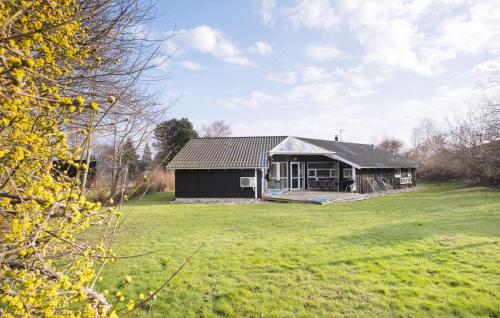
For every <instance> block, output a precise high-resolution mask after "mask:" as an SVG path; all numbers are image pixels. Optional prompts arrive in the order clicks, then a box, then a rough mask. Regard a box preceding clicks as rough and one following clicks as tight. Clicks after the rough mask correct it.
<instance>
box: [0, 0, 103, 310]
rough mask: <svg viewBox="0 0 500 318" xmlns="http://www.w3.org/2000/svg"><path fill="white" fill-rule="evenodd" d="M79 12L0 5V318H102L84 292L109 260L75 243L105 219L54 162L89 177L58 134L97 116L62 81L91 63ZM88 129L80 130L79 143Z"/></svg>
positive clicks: (94, 299) (73, 7) (71, 5)
mask: <svg viewBox="0 0 500 318" xmlns="http://www.w3.org/2000/svg"><path fill="white" fill-rule="evenodd" d="M78 8H79V6H78V2H77V1H72V0H65V1H57V0H52V1H30V2H25V1H16V0H12V1H2V2H0V114H1V117H0V135H1V136H0V215H1V218H0V229H1V238H0V263H1V266H0V294H1V295H2V297H1V298H0V316H5V317H14V316H15V317H24V316H26V317H28V316H30V317H49V316H50V317H68V316H87V317H89V316H92V317H95V316H107V315H108V314H110V313H109V312H108V309H109V307H108V305H107V302H106V300H105V299H104V297H102V296H101V295H98V294H97V293H95V291H93V290H92V288H91V286H92V281H93V279H94V275H95V273H94V269H93V265H94V260H95V259H96V258H100V259H101V260H102V259H106V257H109V256H108V255H106V254H107V253H106V252H105V248H104V245H103V244H104V243H103V242H102V241H100V242H98V244H97V245H95V244H86V243H85V242H84V241H82V240H81V239H79V238H78V237H77V234H78V233H79V232H80V231H81V230H82V229H84V228H86V227H88V226H89V224H91V222H93V221H94V220H96V219H97V217H104V216H106V214H107V213H109V212H107V211H102V212H101V211H99V204H95V203H91V202H88V201H86V200H85V197H83V196H82V194H81V192H80V189H79V187H78V183H77V178H70V177H69V176H68V175H67V174H66V173H65V171H57V170H58V165H56V164H55V160H54V158H57V161H59V162H64V163H65V164H70V165H73V166H74V167H75V168H76V169H78V171H79V173H80V174H81V173H82V172H83V171H86V170H88V169H87V168H88V167H86V165H84V164H81V163H79V162H78V160H77V159H79V158H81V155H82V152H83V151H85V149H79V148H77V147H72V148H70V147H69V146H68V143H67V139H66V133H65V132H64V131H63V130H62V127H63V125H64V124H65V123H66V122H67V121H68V120H71V118H72V117H74V115H75V114H87V115H88V116H87V118H92V117H93V115H92V114H94V113H95V112H96V111H98V109H99V104H98V103H97V102H95V101H94V100H92V99H90V100H87V99H85V98H84V97H83V96H82V95H79V94H78V93H77V92H75V91H72V90H71V89H70V85H71V81H68V78H69V77H70V76H71V74H72V73H73V71H74V66H75V65H79V64H81V63H84V62H85V61H86V60H88V59H90V57H91V56H92V54H93V50H92V46H91V44H90V43H89V42H88V41H87V40H88V39H89V33H88V32H87V31H88V30H87V29H86V28H85V27H83V26H82V23H83V22H82V17H84V16H87V15H86V14H85V13H83V12H81V11H79V9H78ZM90 129H92V125H91V124H90V123H89V122H86V125H84V126H83V127H79V130H80V134H82V136H83V138H82V139H84V140H85V139H86V138H85V136H86V134H87V133H88V130H90ZM61 260H64V264H65V266H63V267H61V266H56V265H55V264H57V263H60V262H61Z"/></svg>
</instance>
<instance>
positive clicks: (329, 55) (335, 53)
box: [306, 45, 342, 61]
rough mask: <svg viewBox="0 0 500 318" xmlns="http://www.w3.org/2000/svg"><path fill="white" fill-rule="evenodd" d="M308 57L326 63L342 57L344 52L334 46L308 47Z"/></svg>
mask: <svg viewBox="0 0 500 318" xmlns="http://www.w3.org/2000/svg"><path fill="white" fill-rule="evenodd" d="M306 56H307V57H309V58H311V59H315V60H318V61H326V60H331V59H335V58H338V57H340V56H342V52H340V51H339V50H338V49H337V48H335V47H333V46H318V45H308V46H307V47H306Z"/></svg>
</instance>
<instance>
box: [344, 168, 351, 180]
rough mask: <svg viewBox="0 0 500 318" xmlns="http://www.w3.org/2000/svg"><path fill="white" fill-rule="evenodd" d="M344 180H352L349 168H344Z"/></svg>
mask: <svg viewBox="0 0 500 318" xmlns="http://www.w3.org/2000/svg"><path fill="white" fill-rule="evenodd" d="M344 178H345V179H352V169H351V168H344Z"/></svg>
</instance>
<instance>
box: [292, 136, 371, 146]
mask: <svg viewBox="0 0 500 318" xmlns="http://www.w3.org/2000/svg"><path fill="white" fill-rule="evenodd" d="M292 137H295V138H301V139H309V140H320V141H330V142H338V143H341V144H353V145H364V146H372V145H373V144H365V143H362V142H347V141H335V140H331V139H319V138H308V137H299V136H292Z"/></svg>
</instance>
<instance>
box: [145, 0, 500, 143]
mask: <svg viewBox="0 0 500 318" xmlns="http://www.w3.org/2000/svg"><path fill="white" fill-rule="evenodd" d="M158 13H159V18H158V20H157V21H156V22H154V23H153V24H152V25H151V29H152V30H151V31H152V32H154V33H157V34H162V35H170V34H173V37H172V38H171V39H170V40H168V41H167V42H166V43H165V44H164V45H163V47H162V54H164V55H169V54H173V58H172V59H170V60H169V61H168V62H167V63H164V64H163V65H162V67H161V71H162V72H165V74H170V78H169V80H167V81H165V82H162V83H161V85H162V87H161V89H162V91H163V92H164V94H163V99H164V102H165V103H167V102H168V101H169V100H170V99H171V98H178V100H177V102H176V103H175V105H174V107H173V108H171V109H170V111H169V113H168V115H167V116H168V117H188V118H189V119H190V120H192V121H193V123H194V125H195V127H197V128H199V127H200V126H201V125H202V124H204V123H207V122H209V121H213V120H219V119H222V120H224V121H225V122H227V123H229V124H230V125H231V127H232V130H233V134H234V135H239V136H245V135H299V136H306V137H317V138H325V139H327V138H333V136H334V135H335V134H338V131H339V130H340V129H341V130H343V133H342V134H343V139H344V140H345V141H353V142H369V143H373V142H378V141H380V140H381V139H382V138H384V137H397V138H400V139H402V140H403V141H405V142H406V143H409V142H410V136H411V131H412V128H413V127H414V126H416V125H417V124H418V123H419V121H420V120H421V119H423V118H429V119H432V120H435V121H436V122H437V123H438V124H442V125H444V123H445V120H446V119H447V118H448V119H449V118H453V117H454V116H456V114H457V112H459V111H462V110H463V109H465V108H467V107H469V106H470V105H473V106H474V105H476V104H478V103H480V102H481V101H482V100H484V98H487V96H488V94H491V93H490V92H488V91H487V90H485V89H483V88H482V86H483V84H484V83H485V82H486V81H487V80H488V79H490V78H491V77H492V76H493V75H492V74H495V72H496V71H498V70H500V57H499V56H500V55H499V52H500V41H499V40H498V39H499V38H500V1H494V0H491V1H488V0H482V1H468V0H435V1H430V0H429V1H428V0H418V1H408V0H404V1H403V0H366V1H360V0H359V1H358V0H337V1H334V0H331V1H329V0H307V1H306V0H293V1H279V0H262V1H258V0H249V1H221V0H220V1H159V8H158ZM485 96H486V97H485Z"/></svg>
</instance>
